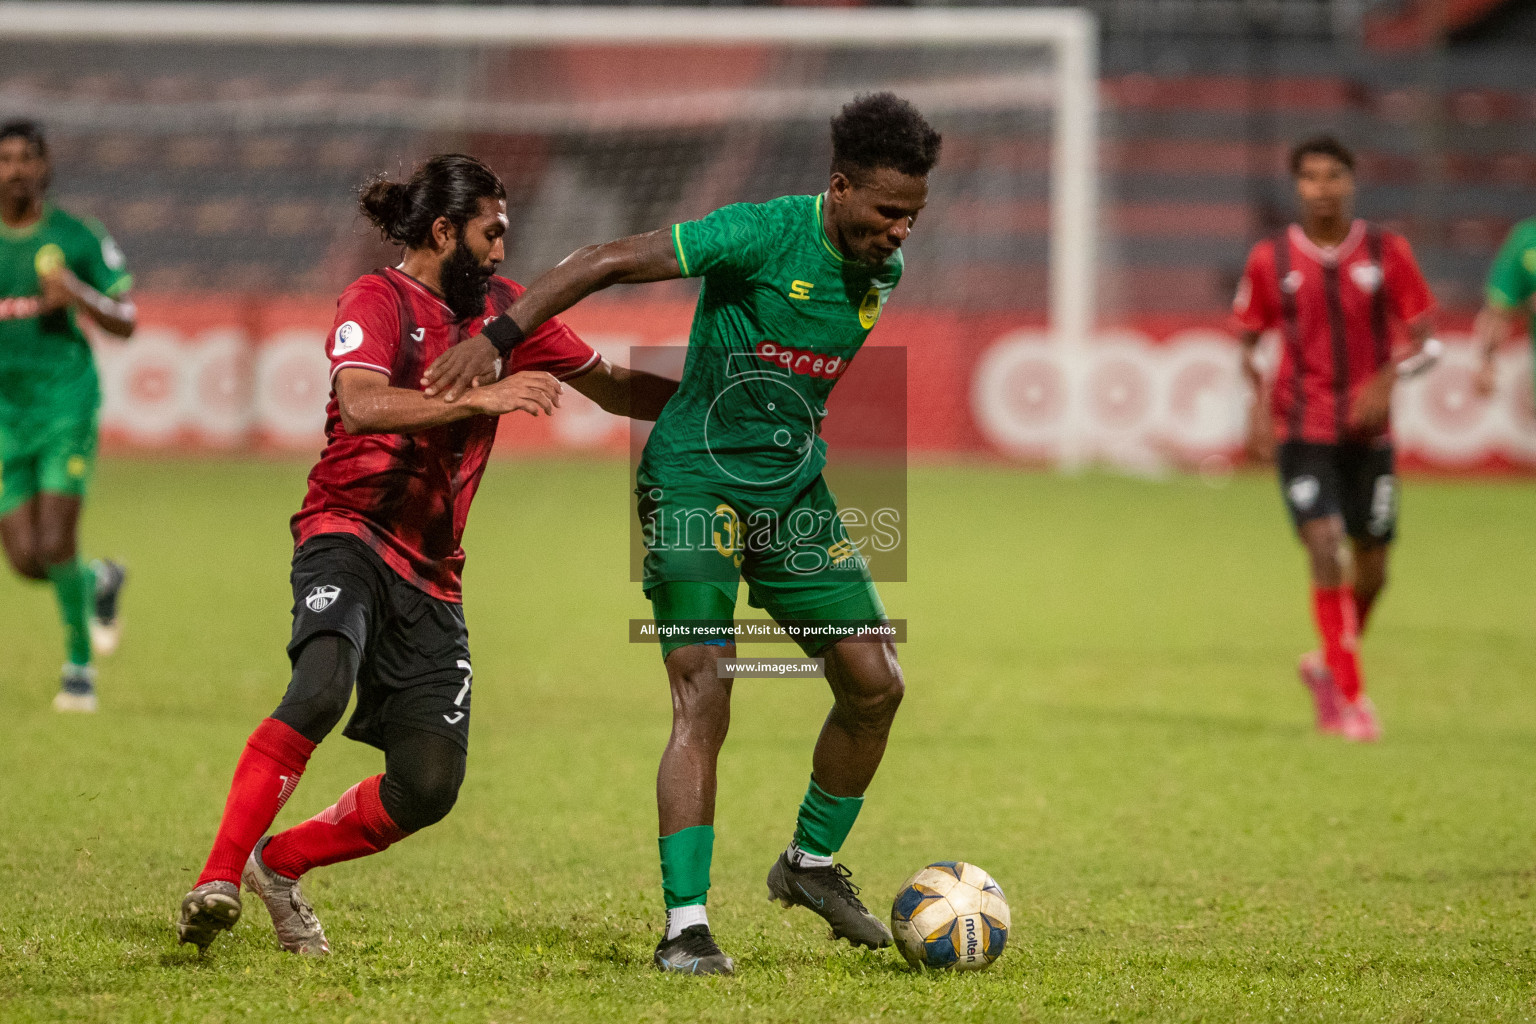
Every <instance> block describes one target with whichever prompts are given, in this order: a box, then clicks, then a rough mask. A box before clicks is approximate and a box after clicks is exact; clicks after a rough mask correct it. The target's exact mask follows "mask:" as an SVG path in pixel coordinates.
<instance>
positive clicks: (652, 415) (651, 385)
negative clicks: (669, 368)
mask: <svg viewBox="0 0 1536 1024" xmlns="http://www.w3.org/2000/svg"><path fill="white" fill-rule="evenodd" d="M570 384H571V387H573V388H575V389H576V390H577V391H580V392H581V393H582V394H583V395H586V396H587V397H588V398H590V399H592V401H594V402H596V403H597V404H598V407H599V408H601V409H602V410H603V411H604V412H608V413H612V414H613V415H615V416H628V417H630V418H631V419H636V420H654V419H656V417H658V416H660V415H661V410H662V407H663V406H665V405H666V404H667V399H669V398H671V397H672V395H673V393H674V392H676V391H677V381H675V380H672V379H671V378H669V377H658V376H657V375H656V374H654V373H647V372H646V371H644V370H634V369H631V368H630V367H628V366H615V365H614V364H612V363H610V362H609V361H608V360H606V359H602V360H599V361H598V364H597V366H595V367H593V368H592V369H591V370H590V371H588V372H587V373H584V374H582V375H581V376H580V377H577V378H575V379H574V380H572V381H571V382H570Z"/></svg>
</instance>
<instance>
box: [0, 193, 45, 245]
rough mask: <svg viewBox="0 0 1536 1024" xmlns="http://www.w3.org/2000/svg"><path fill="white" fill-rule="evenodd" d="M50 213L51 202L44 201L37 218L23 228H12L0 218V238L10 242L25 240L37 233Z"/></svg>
mask: <svg viewBox="0 0 1536 1024" xmlns="http://www.w3.org/2000/svg"><path fill="white" fill-rule="evenodd" d="M52 214H53V204H52V203H49V202H47V201H44V203H43V212H42V213H41V214H40V215H39V216H38V218H37V220H35V221H33V222H32V223H31V224H28V225H27V226H26V227H24V228H13V227H11V226H10V225H9V224H7V223H6V222H5V221H3V220H0V238H3V239H5V240H7V241H10V242H22V241H25V240H27V239H28V238H31V237H32V236H33V235H35V234H37V232H38V231H39V229H41V228H42V226H43V225H44V224H46V223H48V218H49V216H51V215H52Z"/></svg>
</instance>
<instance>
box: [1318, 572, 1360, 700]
mask: <svg viewBox="0 0 1536 1024" xmlns="http://www.w3.org/2000/svg"><path fill="white" fill-rule="evenodd" d="M1312 614H1313V616H1314V618H1316V620H1317V631H1318V633H1319V634H1320V635H1321V636H1322V638H1323V660H1324V661H1326V662H1327V663H1328V668H1329V669H1330V670H1332V672H1333V680H1334V682H1335V683H1336V684H1338V687H1339V693H1341V694H1343V696H1344V699H1345V700H1346V701H1348V702H1350V703H1351V704H1353V703H1354V702H1355V701H1356V700H1358V699H1359V697H1360V687H1361V684H1362V682H1363V681H1362V679H1361V678H1360V651H1359V646H1360V632H1359V627H1358V626H1357V625H1356V619H1355V592H1354V591H1353V590H1351V589H1350V588H1349V587H1313V588H1312Z"/></svg>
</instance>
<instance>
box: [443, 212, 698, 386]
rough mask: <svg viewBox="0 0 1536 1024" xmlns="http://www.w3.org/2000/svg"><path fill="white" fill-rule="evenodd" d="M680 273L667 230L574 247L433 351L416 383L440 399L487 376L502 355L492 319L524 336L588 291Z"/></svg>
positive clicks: (661, 278)
mask: <svg viewBox="0 0 1536 1024" xmlns="http://www.w3.org/2000/svg"><path fill="white" fill-rule="evenodd" d="M681 276H682V270H681V268H680V267H679V266H678V264H677V252H676V251H675V250H674V249H673V248H672V233H671V232H670V231H668V230H659V231H650V232H647V233H646V234H643V235H631V236H629V237H628V238H620V239H617V240H615V241H612V242H603V243H602V244H600V245H589V246H585V247H583V248H581V249H577V250H576V251H575V252H573V253H571V255H570V256H568V257H566V259H565V261H564V262H562V263H561V264H560V265H559V266H558V267H555V268H554V269H553V270H550V271H549V272H548V273H546V274H543V275H542V276H540V277H539V278H538V280H536V281H534V282H533V284H531V285H529V286H528V290H527V291H526V292H524V293H523V294H522V295H520V296H518V298H517V300H516V301H515V302H513V303H512V305H510V306H508V307H507V310H506V312H505V313H503V314H502V315H501V316H499V317H497V318H496V321H493V322H492V324H487V325H486V329H485V330H483V331H482V333H480V334H477V335H475V336H474V337H473V338H470V339H468V340H466V341H463V342H460V343H459V344H457V345H455V346H453V347H452V348H451V349H449V350H448V351H447V352H445V353H443V354H442V355H440V356H438V357H437V359H436V360H434V361H433V363H432V365H431V366H429V367H427V369H426V372H425V373H424V374H422V378H421V383H422V386H423V387H424V388H425V389H426V394H427V395H429V396H435V395H442V397H443V399H444V400H445V401H448V402H452V401H454V400H456V399H457V398H458V397H459V395H461V394H463V392H464V390H465V389H466V388H469V387H473V386H474V385H475V383H476V382H477V381H483V380H487V379H490V377H491V375H492V374H494V372H495V370H494V367H495V364H496V360H497V359H498V358H500V357H501V355H502V353H501V352H499V351H498V350H497V348H496V345H495V343H494V342H493V341H492V340H491V338H490V337H487V334H494V333H497V327H496V326H494V325H495V324H496V322H497V321H503V320H505V321H510V324H511V325H515V328H514V331H515V334H516V335H517V336H522V337H526V336H527V335H529V334H531V333H533V332H534V331H536V330H537V329H538V328H539V326H540V325H542V324H543V323H544V322H545V321H546V320H548V319H549V318H550V317H553V316H557V315H559V314H560V313H563V312H565V311H566V310H567V309H570V308H571V307H572V306H574V305H576V303H578V302H580V301H581V300H582V299H584V298H586V297H587V296H588V295H591V294H592V293H593V292H597V291H602V290H603V289H604V288H609V287H611V286H613V285H616V284H645V283H647V282H651V281H666V280H670V279H672V278H677V277H681ZM502 326H507V325H502Z"/></svg>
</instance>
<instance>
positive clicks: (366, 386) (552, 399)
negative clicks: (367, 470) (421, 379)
mask: <svg viewBox="0 0 1536 1024" xmlns="http://www.w3.org/2000/svg"><path fill="white" fill-rule="evenodd" d="M559 404H560V382H559V381H558V380H556V379H555V378H554V377H551V376H550V375H549V374H547V373H543V372H540V371H531V372H527V373H514V374H513V375H512V376H510V377H508V378H507V379H506V380H502V381H497V382H496V383H495V384H490V385H487V386H486V387H483V388H476V389H475V390H474V391H473V392H471V393H470V394H468V395H465V396H464V399H463V400H462V401H460V402H455V403H453V404H451V405H450V404H449V403H447V402H437V401H433V400H432V399H429V398H427V397H426V396H425V395H423V394H422V393H421V392H420V391H411V390H410V389H408V388H397V387H393V386H391V385H390V383H389V378H388V377H386V376H384V374H382V373H379V372H377V371H375V370H366V369H363V368H361V367H357V366H348V367H344V368H343V369H342V370H341V371H340V372H339V373H337V374H336V405H337V407H338V408H339V409H340V410H341V425H342V426H343V427H345V428H346V430H347V433H349V434H352V435H358V434H414V433H417V432H418V431H422V430H430V429H431V428H433V427H440V426H442V425H443V424H445V423H454V422H456V421H458V420H464V419H468V418H469V417H471V416H500V415H502V414H503V413H509V412H526V413H528V414H529V415H531V416H537V415H538V414H539V413H540V412H542V413H544V414H545V415H546V416H549V415H553V414H554V411H555V407H556V406H558V405H559Z"/></svg>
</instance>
